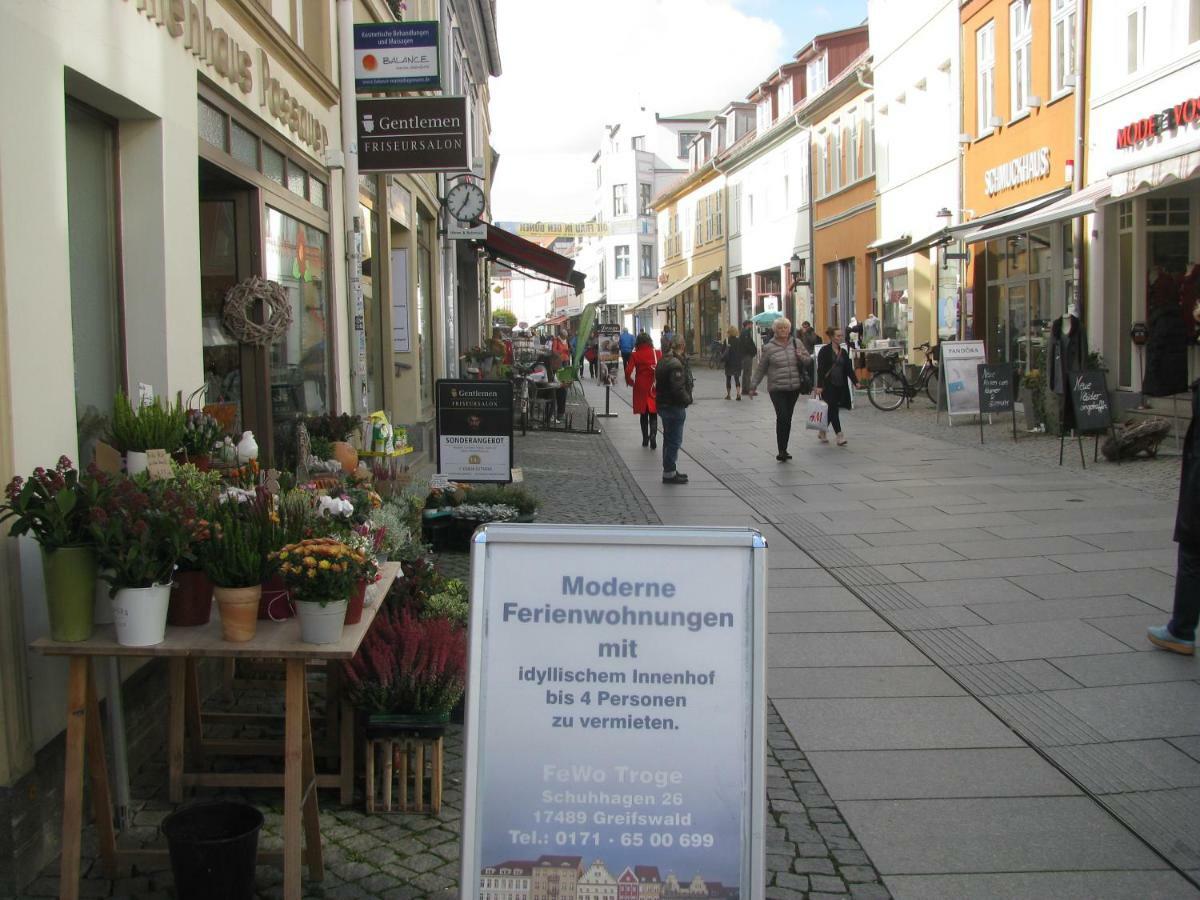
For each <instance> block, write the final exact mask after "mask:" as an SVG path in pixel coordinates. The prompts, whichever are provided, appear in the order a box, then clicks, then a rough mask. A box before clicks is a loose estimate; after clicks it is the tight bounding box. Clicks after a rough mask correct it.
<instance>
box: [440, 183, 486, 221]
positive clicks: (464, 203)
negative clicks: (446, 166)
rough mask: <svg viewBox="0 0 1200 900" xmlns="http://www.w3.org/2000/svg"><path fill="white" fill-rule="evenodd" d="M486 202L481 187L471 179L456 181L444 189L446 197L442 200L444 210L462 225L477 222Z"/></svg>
mask: <svg viewBox="0 0 1200 900" xmlns="http://www.w3.org/2000/svg"><path fill="white" fill-rule="evenodd" d="M486 203H487V201H486V200H485V199H484V196H483V188H481V187H480V186H479V185H477V184H475V183H474V182H473V181H459V182H456V183H455V184H454V185H453V187H451V188H450V190H448V191H446V197H445V199H444V200H443V201H442V204H443V205H444V206H445V207H446V212H448V213H450V215H451V216H453V217H454V218H455V219H456V220H457V221H459V222H461V223H462V224H464V225H474V224H475V223H477V222H478V221H479V217H480V216H482V215H483V208H484V206H485V204H486Z"/></svg>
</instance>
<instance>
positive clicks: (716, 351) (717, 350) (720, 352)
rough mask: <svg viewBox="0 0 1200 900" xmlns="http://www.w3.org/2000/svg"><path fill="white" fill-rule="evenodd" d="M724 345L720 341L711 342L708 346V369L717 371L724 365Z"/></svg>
mask: <svg viewBox="0 0 1200 900" xmlns="http://www.w3.org/2000/svg"><path fill="white" fill-rule="evenodd" d="M725 350H726V348H725V344H723V343H722V342H721V341H713V342H711V343H710V344H709V345H708V367H709V368H710V369H719V368H721V366H723V365H725Z"/></svg>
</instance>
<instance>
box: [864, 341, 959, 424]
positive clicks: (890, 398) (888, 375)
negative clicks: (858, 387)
mask: <svg viewBox="0 0 1200 900" xmlns="http://www.w3.org/2000/svg"><path fill="white" fill-rule="evenodd" d="M917 349H918V350H920V351H922V352H923V353H924V354H925V365H923V366H921V371H920V372H919V373H917V377H916V379H915V380H914V381H909V380H908V376H907V375H905V372H904V361H903V360H902V359H901V358H900V356H899V354H889V355H888V356H887V360H888V368H886V369H884V370H883V371H877V372H876V373H875V374H874V375H873V376H872V377H871V380H870V382H869V383H868V384H867V398H868V399H869V400H870V401H871V405H872V406H874V407H875V408H876V409H882V410H884V411H885V412H886V411H888V410H893V409H898V408H899V407H900V404H901V403H907V404H908V405H909V406H911V405H912V401H913V398H914V397H916V396H917V395H918V394H920V393H921V391H925V393H926V394H927V395H928V396H929V399H930V400H931V401H933V405H934V406H937V402H938V399H937V398H938V386H939V384H940V383H941V382H940V381H939V378H938V365H937V360H936V359H935V356H936V350H934V349H933V348H931V347H930V346H929V343H928V342H926V343H924V344H921V345H920V346H919V347H917Z"/></svg>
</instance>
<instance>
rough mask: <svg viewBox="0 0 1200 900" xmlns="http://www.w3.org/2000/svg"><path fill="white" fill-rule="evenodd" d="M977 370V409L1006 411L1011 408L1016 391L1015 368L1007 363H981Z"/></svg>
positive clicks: (985, 411)
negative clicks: (990, 364) (991, 364)
mask: <svg viewBox="0 0 1200 900" xmlns="http://www.w3.org/2000/svg"><path fill="white" fill-rule="evenodd" d="M978 371H979V411H980V412H981V413H983V414H984V415H987V414H988V413H1006V412H1009V411H1011V410H1012V408H1013V401H1014V394H1015V393H1016V380H1017V379H1016V370H1015V369H1014V368H1013V367H1012V366H1011V365H1009V364H1008V363H1001V364H999V365H994V366H988V365H982V366H979V368H978Z"/></svg>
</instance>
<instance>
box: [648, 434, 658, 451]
mask: <svg viewBox="0 0 1200 900" xmlns="http://www.w3.org/2000/svg"><path fill="white" fill-rule="evenodd" d="M650 449H651V450H657V449H658V435H657V434H652V435H650Z"/></svg>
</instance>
